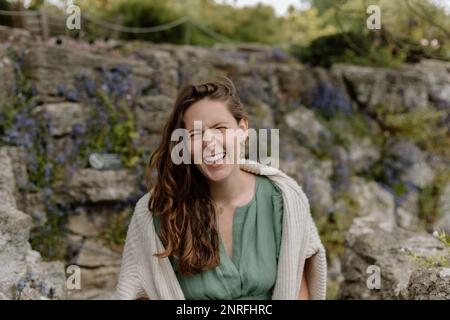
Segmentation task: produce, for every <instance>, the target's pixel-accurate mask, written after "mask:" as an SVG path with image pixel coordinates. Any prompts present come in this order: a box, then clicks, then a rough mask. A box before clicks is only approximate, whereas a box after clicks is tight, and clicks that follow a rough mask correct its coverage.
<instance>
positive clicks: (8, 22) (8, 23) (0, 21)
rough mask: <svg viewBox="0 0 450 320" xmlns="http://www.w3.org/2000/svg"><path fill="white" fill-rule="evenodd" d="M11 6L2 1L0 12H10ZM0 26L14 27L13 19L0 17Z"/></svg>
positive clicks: (0, 0) (0, 1)
mask: <svg viewBox="0 0 450 320" xmlns="http://www.w3.org/2000/svg"><path fill="white" fill-rule="evenodd" d="M10 7H11V4H10V2H9V1H7V0H0V10H10V9H11V8H10ZM0 25H4V26H12V19H11V17H10V16H4V15H0Z"/></svg>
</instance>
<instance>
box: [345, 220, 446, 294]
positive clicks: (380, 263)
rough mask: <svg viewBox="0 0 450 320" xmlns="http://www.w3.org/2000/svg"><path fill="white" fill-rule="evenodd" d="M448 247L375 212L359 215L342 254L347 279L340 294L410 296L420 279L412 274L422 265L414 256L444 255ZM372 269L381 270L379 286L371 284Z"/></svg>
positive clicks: (427, 235) (348, 235)
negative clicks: (376, 214)
mask: <svg viewBox="0 0 450 320" xmlns="http://www.w3.org/2000/svg"><path fill="white" fill-rule="evenodd" d="M445 250H446V249H445V247H444V245H443V244H442V243H441V242H440V241H438V240H437V239H435V238H434V237H433V236H431V235H429V234H426V233H418V232H412V231H408V230H405V229H402V228H399V227H397V226H395V225H392V224H390V223H386V221H383V219H379V218H378V217H376V216H371V215H369V216H366V217H361V218H356V219H354V221H353V224H352V226H351V228H350V230H349V231H348V233H347V237H346V248H345V253H344V256H343V258H342V270H343V274H344V281H343V282H342V283H341V286H340V288H339V293H338V298H339V299H408V298H409V291H410V290H411V288H412V287H414V284H415V283H416V281H417V277H411V275H412V273H413V272H414V271H416V270H418V269H421V267H420V264H419V263H418V262H417V261H416V260H415V259H414V257H417V256H421V257H428V258H431V257H436V256H442V255H444V254H445V253H446V251H445ZM373 270H378V271H379V276H380V283H379V284H380V287H379V288H378V289H377V288H376V287H375V288H373V287H371V286H370V285H369V282H370V281H371V279H370V278H369V277H371V276H373ZM419 278H420V277H419ZM424 285H425V284H424ZM414 288H416V287H414ZM416 289H417V288H416ZM416 289H414V290H416ZM448 290H450V287H448V288H447V291H448ZM421 292H423V291H421ZM447 293H448V292H447ZM416 295H417V293H416Z"/></svg>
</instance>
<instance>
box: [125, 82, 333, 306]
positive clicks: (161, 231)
mask: <svg viewBox="0 0 450 320" xmlns="http://www.w3.org/2000/svg"><path fill="white" fill-rule="evenodd" d="M198 124H200V126H198ZM248 125H249V124H248V115H247V113H246V111H245V109H244V107H243V105H242V103H241V102H240V100H239V97H238V95H237V92H236V89H235V87H234V85H233V83H232V82H231V80H230V79H228V78H226V77H221V78H218V79H217V80H214V81H211V82H206V83H202V84H197V85H187V86H185V87H184V88H183V89H182V90H181V91H180V93H179V95H178V97H177V100H176V102H175V106H174V109H173V111H172V114H171V115H170V117H169V119H168V122H167V123H166V125H165V127H164V130H163V135H162V140H161V144H160V145H159V147H158V149H157V150H155V152H154V153H153V154H152V157H151V158H150V162H149V168H148V172H149V173H150V174H149V177H151V181H150V188H149V192H148V193H147V194H145V195H144V196H143V197H142V198H141V199H139V201H138V202H137V204H136V206H135V210H134V213H133V217H132V219H131V222H130V225H129V228H128V233H127V238H126V243H125V247H124V252H123V258H122V266H121V270H120V274H119V282H118V285H117V290H116V297H117V298H118V299H142V298H144V299H152V300H153V299H156V300H159V299H266V300H268V299H325V296H326V277H327V276H326V269H327V268H326V258H325V250H324V247H323V245H322V243H321V240H320V238H319V236H318V233H317V229H316V226H315V224H314V222H313V220H312V218H311V214H310V208H309V202H308V199H307V197H306V196H305V194H304V192H303V190H302V188H301V187H300V186H299V185H298V184H297V183H296V182H295V181H294V180H293V179H292V178H291V177H289V176H287V175H286V174H285V173H284V172H283V171H281V170H280V169H278V168H275V167H271V166H267V165H263V164H261V163H259V162H256V161H251V160H245V159H243V158H241V150H242V147H243V146H242V143H245V140H246V138H247V137H248V130H249V127H248ZM177 129H178V130H177ZM180 130H182V132H184V134H183V137H184V139H183V146H186V148H184V149H182V152H181V153H182V157H183V160H184V161H181V162H180V161H179V159H178V158H177V155H179V152H177V150H178V147H179V142H178V141H173V140H174V139H173V133H174V132H179V131H180ZM186 160H188V161H186Z"/></svg>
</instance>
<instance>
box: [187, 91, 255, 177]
mask: <svg viewBox="0 0 450 320" xmlns="http://www.w3.org/2000/svg"><path fill="white" fill-rule="evenodd" d="M183 120H184V123H185V126H186V129H187V130H188V131H189V139H190V141H189V142H188V144H187V145H188V148H189V152H190V155H191V161H192V162H193V163H194V164H195V165H196V166H197V168H198V169H199V170H200V172H202V173H203V175H205V177H206V178H207V179H209V180H210V181H220V180H222V179H225V178H227V177H228V176H229V175H230V174H231V173H232V171H233V169H235V168H236V166H239V163H238V158H239V155H240V142H241V141H244V140H245V138H246V137H247V134H248V121H247V120H246V119H241V121H240V122H239V123H237V121H236V119H235V118H234V117H233V115H232V114H231V112H230V111H229V110H228V107H227V105H226V103H225V102H222V101H215V100H210V99H208V98H205V99H202V100H200V101H197V102H196V103H194V104H192V105H191V106H190V107H189V108H188V109H187V110H186V111H185V112H184V115H183Z"/></svg>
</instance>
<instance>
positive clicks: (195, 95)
mask: <svg viewBox="0 0 450 320" xmlns="http://www.w3.org/2000/svg"><path fill="white" fill-rule="evenodd" d="M205 98H208V99H210V100H218V101H222V102H225V103H226V105H227V107H228V109H229V111H230V113H231V114H232V115H233V117H234V118H235V119H236V121H237V122H238V123H239V121H240V120H241V119H243V118H245V119H248V114H247V112H246V111H245V109H244V106H243V104H242V103H241V101H240V99H239V96H238V93H237V91H236V88H235V86H234V84H233V82H232V81H231V80H230V79H229V78H227V77H224V76H222V77H219V78H217V79H215V80H213V81H209V82H205V83H200V84H196V85H195V84H189V85H186V86H184V87H183V88H182V89H181V90H180V92H179V94H178V97H177V99H176V101H175V106H174V108H173V110H172V113H171V114H170V116H169V119H168V121H167V123H166V124H165V126H164V129H163V132H162V139H161V143H160V145H159V146H158V148H157V149H156V150H155V151H154V152H153V153H152V155H151V157H150V161H149V165H148V171H147V178H148V181H149V182H150V184H149V187H150V194H151V196H150V200H149V203H148V208H149V210H150V212H152V214H153V215H155V216H158V217H159V218H160V222H161V224H160V238H161V241H162V243H163V245H164V248H165V251H164V252H159V253H155V254H154V255H155V256H157V257H160V258H162V257H168V256H173V257H174V258H176V260H178V264H177V266H178V271H179V272H180V273H181V274H183V275H193V274H195V273H198V272H200V271H204V270H208V269H210V268H212V267H215V266H217V265H219V263H220V259H219V257H220V251H219V248H220V247H219V246H220V240H219V239H220V238H219V234H218V231H217V225H216V214H215V213H216V210H217V207H216V205H215V203H214V202H213V200H212V198H211V195H210V192H209V188H208V184H207V181H206V178H205V177H204V176H203V174H202V173H201V172H200V171H199V170H198V168H197V167H196V166H195V164H184V163H181V164H174V163H173V162H172V160H171V151H172V148H173V147H174V146H175V145H176V144H177V143H178V142H177V141H171V135H172V132H173V131H174V130H175V129H178V128H186V127H185V123H184V121H183V115H184V112H185V111H186V110H187V108H189V106H191V105H192V104H193V103H195V102H197V101H199V100H201V99H205Z"/></svg>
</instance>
